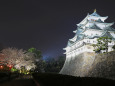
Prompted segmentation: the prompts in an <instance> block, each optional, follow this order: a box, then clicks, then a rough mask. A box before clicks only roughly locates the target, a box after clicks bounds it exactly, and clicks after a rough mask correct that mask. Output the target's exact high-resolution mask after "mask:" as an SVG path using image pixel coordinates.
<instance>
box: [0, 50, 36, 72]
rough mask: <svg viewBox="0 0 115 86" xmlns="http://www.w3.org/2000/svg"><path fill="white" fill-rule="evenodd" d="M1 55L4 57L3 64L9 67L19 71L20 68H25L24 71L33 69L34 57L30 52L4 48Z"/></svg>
mask: <svg viewBox="0 0 115 86" xmlns="http://www.w3.org/2000/svg"><path fill="white" fill-rule="evenodd" d="M2 54H4V56H5V62H7V65H9V66H10V67H14V68H16V69H18V70H21V67H25V69H26V70H28V71H29V70H31V69H35V67H36V65H35V56H34V54H33V53H31V52H26V51H24V50H22V49H16V48H6V49H3V50H2Z"/></svg>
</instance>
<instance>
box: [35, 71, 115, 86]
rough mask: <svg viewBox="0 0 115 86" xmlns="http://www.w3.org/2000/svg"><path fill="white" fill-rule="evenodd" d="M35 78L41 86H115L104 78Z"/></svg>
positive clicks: (37, 75)
mask: <svg viewBox="0 0 115 86" xmlns="http://www.w3.org/2000/svg"><path fill="white" fill-rule="evenodd" d="M33 78H34V79H35V81H37V82H38V83H39V84H40V86H105V85H107V86H115V81H114V80H109V79H103V78H92V77H82V78H81V77H74V76H69V75H61V74H51V73H34V74H33Z"/></svg>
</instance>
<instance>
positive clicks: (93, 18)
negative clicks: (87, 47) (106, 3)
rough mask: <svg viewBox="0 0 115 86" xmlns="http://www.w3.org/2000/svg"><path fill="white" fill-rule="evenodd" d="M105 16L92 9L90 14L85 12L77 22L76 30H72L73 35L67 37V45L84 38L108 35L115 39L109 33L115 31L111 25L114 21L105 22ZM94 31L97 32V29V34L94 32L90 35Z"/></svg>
mask: <svg viewBox="0 0 115 86" xmlns="http://www.w3.org/2000/svg"><path fill="white" fill-rule="evenodd" d="M107 18H108V16H106V17H102V16H100V15H99V14H98V13H97V12H96V11H94V12H93V13H92V14H87V16H86V17H85V18H84V19H83V20H82V21H81V22H80V23H79V24H77V30H75V31H73V32H74V33H75V36H74V37H73V38H71V39H69V41H68V44H67V46H71V45H73V44H74V43H76V42H78V41H80V40H82V39H84V38H89V39H93V38H99V37H104V36H108V37H111V38H112V39H115V38H114V37H113V36H112V35H111V34H110V32H111V31H115V29H113V28H112V27H111V26H112V25H113V24H114V23H113V22H112V23H105V22H104V21H105V20H106V19H107ZM94 31H96V32H97V33H98V31H99V34H98V35H97V34H95V33H94V35H91V34H93V32H94ZM89 32H90V34H89ZM100 33H101V35H100ZM88 34H89V35H88Z"/></svg>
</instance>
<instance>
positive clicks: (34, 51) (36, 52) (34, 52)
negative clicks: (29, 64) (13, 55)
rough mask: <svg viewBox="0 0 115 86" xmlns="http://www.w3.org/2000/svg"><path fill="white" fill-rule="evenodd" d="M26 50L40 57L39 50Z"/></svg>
mask: <svg viewBox="0 0 115 86" xmlns="http://www.w3.org/2000/svg"><path fill="white" fill-rule="evenodd" d="M28 52H31V53H33V54H34V55H35V57H37V58H41V57H42V53H41V51H40V50H37V49H36V48H30V49H28Z"/></svg>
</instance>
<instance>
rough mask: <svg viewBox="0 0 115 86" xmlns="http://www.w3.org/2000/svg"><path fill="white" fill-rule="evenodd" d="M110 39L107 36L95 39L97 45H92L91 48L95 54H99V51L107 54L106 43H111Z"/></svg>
mask: <svg viewBox="0 0 115 86" xmlns="http://www.w3.org/2000/svg"><path fill="white" fill-rule="evenodd" d="M111 41H112V39H111V38H110V37H108V36H106V37H99V38H98V39H97V44H93V45H92V46H93V47H94V48H95V49H94V51H95V52H100V51H101V50H105V51H106V52H108V43H111Z"/></svg>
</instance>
